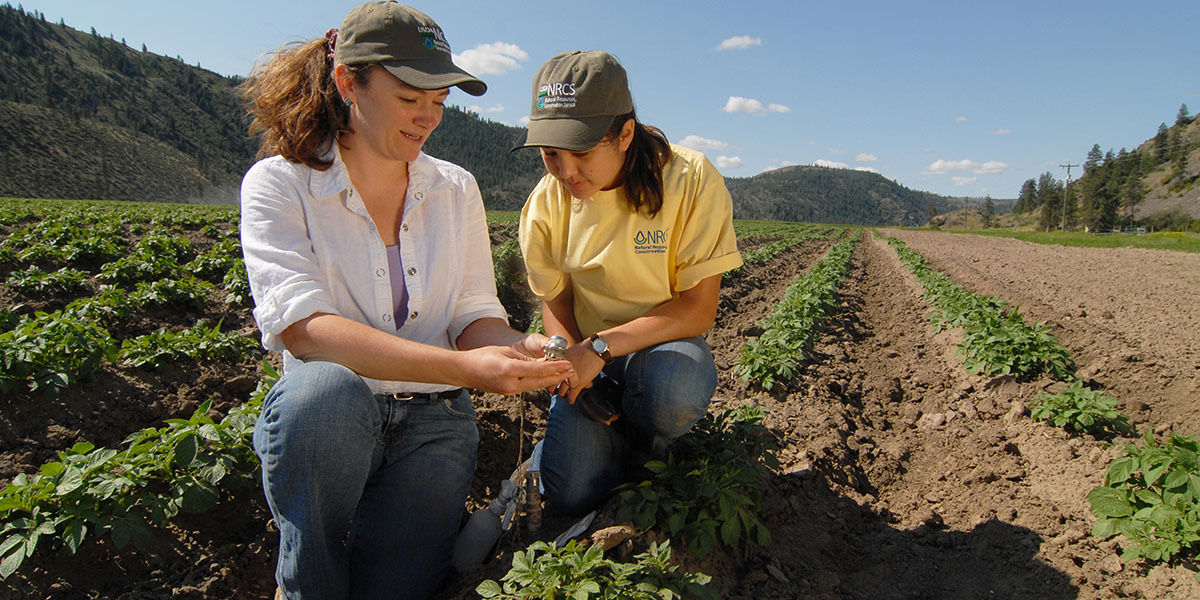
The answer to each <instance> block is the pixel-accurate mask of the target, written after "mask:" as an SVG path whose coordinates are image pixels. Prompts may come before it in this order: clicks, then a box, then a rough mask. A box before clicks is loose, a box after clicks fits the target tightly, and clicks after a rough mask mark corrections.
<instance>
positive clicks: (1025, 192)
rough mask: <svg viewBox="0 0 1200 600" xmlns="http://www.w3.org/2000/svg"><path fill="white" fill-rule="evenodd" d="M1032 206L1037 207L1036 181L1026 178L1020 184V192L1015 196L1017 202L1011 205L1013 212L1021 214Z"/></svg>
mask: <svg viewBox="0 0 1200 600" xmlns="http://www.w3.org/2000/svg"><path fill="white" fill-rule="evenodd" d="M1034 208H1037V181H1036V180H1034V179H1026V180H1025V183H1023V184H1021V193H1020V194H1019V195H1018V196H1017V204H1016V205H1015V206H1013V212H1014V213H1017V214H1023V213H1027V212H1029V211H1031V210H1033V209H1034Z"/></svg>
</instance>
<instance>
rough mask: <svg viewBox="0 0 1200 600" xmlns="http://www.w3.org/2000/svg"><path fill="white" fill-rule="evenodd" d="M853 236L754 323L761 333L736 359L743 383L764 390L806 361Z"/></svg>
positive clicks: (831, 304)
mask: <svg viewBox="0 0 1200 600" xmlns="http://www.w3.org/2000/svg"><path fill="white" fill-rule="evenodd" d="M858 237H859V236H857V235H851V236H849V237H847V238H846V239H843V240H842V241H840V242H838V243H837V244H835V245H834V246H833V248H831V249H830V250H829V252H828V253H827V254H826V255H825V257H824V258H822V259H821V261H820V262H818V263H817V264H816V265H815V266H814V267H813V268H812V270H811V271H809V272H808V273H806V274H804V275H803V276H801V277H800V278H798V279H797V280H796V281H795V282H794V283H792V284H791V285H790V286H788V288H787V290H786V291H785V292H784V296H783V299H782V300H780V301H779V304H777V305H776V307H775V311H774V312H773V313H772V314H771V315H769V316H767V317H765V318H763V319H761V320H759V322H758V323H759V326H761V327H762V329H763V333H762V334H761V335H759V336H758V337H757V338H753V339H750V340H748V341H747V342H746V345H745V346H743V347H742V350H741V353H740V354H739V355H738V360H737V371H738V374H739V375H741V377H742V379H745V380H747V381H752V382H754V383H755V384H756V385H759V386H761V387H762V388H763V389H768V390H769V389H771V388H772V387H774V385H775V384H776V383H777V382H781V381H786V380H788V379H790V378H791V377H792V376H793V375H795V373H796V371H797V370H798V369H799V368H800V364H801V363H802V362H803V361H804V360H805V359H806V358H807V356H808V352H809V351H810V350H811V349H812V345H813V343H814V342H815V341H816V338H817V335H818V334H819V333H820V329H821V326H822V324H823V323H824V321H825V318H826V316H827V315H828V313H829V312H830V311H831V310H832V309H833V307H834V306H835V300H836V295H837V286H838V284H840V283H841V281H842V278H843V277H844V276H845V274H846V271H847V269H848V265H849V262H850V256H851V255H852V254H853V253H854V245H855V244H856V243H857V240H858Z"/></svg>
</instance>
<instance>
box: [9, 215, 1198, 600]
mask: <svg viewBox="0 0 1200 600" xmlns="http://www.w3.org/2000/svg"><path fill="white" fill-rule="evenodd" d="M886 234H887V235H895V236H898V237H900V238H901V239H903V240H904V241H905V242H906V243H908V245H909V247H911V248H912V249H913V250H916V251H917V252H920V253H921V254H923V255H924V256H925V257H926V258H927V260H928V261H929V263H930V264H931V265H932V266H933V267H934V268H937V269H939V270H942V271H943V272H945V273H946V274H947V275H949V276H950V277H951V278H952V279H953V280H954V281H956V282H957V283H959V284H961V285H963V286H965V287H967V288H969V289H971V290H973V291H975V292H978V293H981V294H985V295H993V296H998V297H1000V298H1002V299H1004V300H1007V301H1008V302H1010V303H1012V304H1015V305H1017V306H1019V307H1020V309H1021V312H1022V314H1023V315H1025V318H1026V320H1027V321H1044V322H1046V323H1048V324H1050V325H1051V327H1052V329H1053V333H1054V335H1055V336H1056V337H1058V339H1059V340H1060V341H1061V342H1062V343H1063V344H1064V345H1065V346H1066V347H1067V348H1068V349H1069V350H1070V351H1071V353H1072V355H1073V356H1074V358H1075V360H1076V362H1077V363H1078V364H1079V365H1080V374H1081V376H1083V377H1084V378H1086V379H1088V380H1090V381H1092V382H1094V384H1095V385H1098V386H1100V387H1103V388H1104V389H1105V390H1106V391H1107V392H1108V393H1110V394H1111V395H1113V396H1114V397H1117V398H1119V399H1120V400H1121V401H1122V402H1123V403H1124V405H1125V407H1126V409H1127V410H1126V412H1128V413H1129V414H1130V416H1131V417H1132V419H1133V421H1134V423H1135V425H1136V426H1137V427H1138V428H1139V430H1146V429H1152V430H1155V431H1159V432H1165V431H1168V430H1171V431H1175V432H1177V433H1181V434H1187V435H1196V434H1200V415H1198V414H1197V413H1198V411H1200V407H1198V402H1197V399H1198V398H1200V357H1198V354H1197V353H1198V352H1200V339H1198V338H1200V328H1198V327H1197V320H1198V319H1200V311H1197V310H1196V308H1195V300H1194V298H1195V297H1197V295H1198V293H1200V256H1197V255H1190V254H1181V253H1174V252H1166V251H1156V250H1134V249H1118V250H1110V249H1075V248H1063V247H1057V246H1040V245H1034V244H1028V243H1024V242H1019V241H1014V240H1007V239H996V238H987V237H980V236H967V235H956V234H949V233H935V232H914V231H888V232H886ZM494 237H495V236H494ZM496 241H497V240H495V239H493V243H496ZM745 246H749V244H746V245H745ZM829 247H830V243H829V242H807V243H805V244H802V245H801V246H799V247H797V248H796V249H795V250H794V251H792V252H790V253H788V254H786V255H784V256H781V257H779V258H777V259H776V260H774V261H772V262H771V263H770V264H768V265H765V266H763V267H758V268H753V269H750V272H749V273H748V274H746V275H745V276H743V277H740V278H738V279H737V280H735V281H734V282H732V283H731V284H730V285H728V286H726V287H725V288H724V289H723V290H722V293H721V302H720V310H719V314H718V318H717V324H716V325H715V327H714V328H713V329H712V330H711V331H710V332H709V334H708V335H707V338H708V340H709V344H710V346H712V348H713V352H714V355H715V357H716V361H717V367H718V369H719V372H720V382H719V385H718V391H717V395H716V397H715V398H714V401H713V405H712V410H713V411H714V412H715V411H720V410H723V409H725V408H730V407H735V406H739V405H741V404H743V403H745V402H752V403H755V404H758V405H760V406H763V407H766V408H768V409H769V413H768V417H767V422H766V424H767V425H768V427H769V429H770V430H771V431H772V433H774V434H775V435H776V436H777V438H778V441H779V445H780V447H781V450H780V454H779V456H780V460H781V463H782V464H781V468H780V469H779V470H778V472H774V473H770V474H769V475H768V490H767V496H766V499H765V506H764V510H763V512H762V515H761V517H762V518H763V519H764V521H765V523H766V524H767V526H768V527H769V528H770V530H771V532H772V536H773V538H774V542H773V543H772V544H771V545H770V546H768V547H766V548H761V549H756V550H752V551H751V552H750V553H749V554H748V555H747V556H742V555H739V554H737V553H729V552H725V551H717V552H716V553H714V554H713V555H711V556H709V557H708V558H706V559H704V560H695V559H691V558H689V557H687V556H686V553H685V552H684V551H683V550H682V546H679V545H677V546H676V556H677V557H678V558H680V559H681V560H682V562H683V564H684V568H686V569H687V570H692V571H703V572H705V573H708V574H710V575H712V576H713V577H714V584H715V585H716V586H717V587H718V588H719V589H720V591H721V592H722V594H723V595H724V596H725V597H726V598H730V599H751V598H754V599H776V598H778V599H783V598H831V599H833V598H838V599H841V598H854V599H858V598H862V599H868V598H870V599H887V598H999V599H1004V598H1013V599H1016V598H1039V599H1050V600H1055V599H1076V598H1078V599H1099V598H1146V599H1156V598H1163V599H1165V598H1200V583H1198V582H1197V581H1196V580H1195V578H1194V574H1195V572H1196V565H1194V564H1184V565H1176V566H1158V567H1155V568H1153V569H1149V570H1142V569H1139V568H1137V567H1135V566H1131V565H1123V564H1122V563H1121V561H1120V559H1119V558H1118V556H1117V551H1118V550H1119V543H1118V542H1116V541H1098V540H1096V539H1094V538H1091V537H1090V536H1089V535H1088V534H1089V531H1090V530H1091V527H1092V525H1093V524H1094V522H1095V520H1094V518H1093V517H1092V516H1091V514H1090V511H1089V509H1088V504H1087V501H1086V500H1085V495H1086V494H1087V492H1088V491H1090V490H1091V489H1092V488H1094V487H1096V486H1098V485H1100V483H1101V482H1102V478H1103V473H1104V469H1105V468H1106V466H1107V464H1108V463H1109V461H1111V460H1112V459H1113V458H1115V457H1116V456H1119V455H1120V454H1121V450H1120V444H1121V443H1125V442H1130V441H1132V440H1122V439H1117V440H1097V439H1093V438H1090V437H1071V436H1068V435H1067V434H1066V433H1065V432H1063V431H1061V430H1058V429H1054V428H1051V427H1048V426H1046V425H1043V424H1039V423H1035V422H1033V421H1032V420H1030V419H1029V418H1028V416H1027V409H1026V407H1027V406H1028V405H1029V404H1030V402H1031V401H1032V399H1033V397H1034V396H1036V394H1037V393H1038V392H1039V391H1042V390H1043V389H1047V388H1051V387H1053V386H1054V385H1055V384H1054V382H1052V381H1050V380H1042V381H1034V382H1024V383H1019V382H1015V381H1012V380H1010V379H1007V378H984V377H980V376H975V375H971V374H968V373H967V372H966V371H965V370H964V368H963V366H962V362H961V360H960V359H959V358H958V356H957V355H956V354H955V346H956V344H957V339H956V332H954V331H949V332H942V333H938V334H934V333H933V331H932V328H931V327H930V325H929V323H928V320H927V315H928V312H929V309H930V307H929V305H928V304H927V303H926V302H925V300H924V299H923V298H922V297H921V290H920V287H919V284H918V283H917V282H916V280H915V278H914V277H913V276H912V275H911V274H909V273H908V271H907V270H906V269H905V268H904V267H903V266H902V265H901V263H900V262H899V260H898V259H897V257H896V255H895V252H894V251H893V250H892V249H891V248H890V247H888V245H887V244H886V243H885V242H883V241H880V240H877V239H873V238H872V237H871V236H870V235H869V234H868V235H866V236H864V238H863V240H862V242H861V243H860V244H859V245H858V248H857V250H856V251H855V254H854V257H853V258H852V265H851V271H850V274H849V275H848V277H847V279H846V281H845V282H844V283H843V286H842V288H841V289H840V291H839V306H838V308H837V311H836V312H835V314H834V315H833V316H832V319H831V321H830V323H829V325H828V327H827V328H826V330H825V331H824V332H823V335H822V337H821V339H820V341H819V342H818V344H817V345H816V348H815V352H814V356H813V357H812V360H811V361H810V362H809V363H808V364H807V365H806V367H805V369H804V370H803V372H802V373H801V374H800V375H799V376H798V377H797V378H796V379H795V380H794V381H792V382H789V383H788V384H787V385H786V387H785V388H783V389H778V388H777V389H776V390H774V391H771V392H766V391H763V390H759V389H757V388H756V387H753V386H752V385H750V384H748V383H747V382H744V381H742V380H741V379H740V378H738V377H737V376H736V374H735V372H734V363H735V361H736V358H737V353H738V351H739V349H740V348H741V346H742V344H743V343H744V341H745V339H746V338H747V337H748V336H751V335H756V334H757V333H758V328H757V326H756V321H757V320H758V319H760V318H762V317H763V316H765V315H767V314H769V313H770V312H771V311H772V310H773V309H774V304H775V302H776V301H778V300H779V298H781V297H782V294H783V291H784V289H785V288H786V287H787V285H789V284H790V283H791V282H792V281H793V280H794V279H795V277H796V276H797V275H799V274H801V273H803V272H805V271H806V270H807V269H809V268H810V267H811V266H812V265H813V264H815V263H816V262H817V261H818V260H819V259H820V258H821V257H822V256H823V254H824V253H825V252H826V250H827V249H828V248H829ZM511 302H512V303H513V305H512V306H510V310H515V309H516V308H517V307H522V308H521V310H528V309H530V308H531V304H530V303H529V302H528V298H524V297H521V296H520V295H518V297H517V299H514V300H511ZM195 368H196V369H197V371H194V372H191V371H189V372H187V373H182V374H180V375H179V376H177V377H175V378H173V379H169V380H165V381H162V382H154V381H151V379H152V378H150V377H148V376H144V377H142V378H141V379H139V380H138V381H139V382H140V383H139V384H138V385H143V383H144V386H146V387H150V388H153V386H154V385H159V384H162V385H166V386H168V387H170V386H174V387H175V388H177V389H178V390H179V391H178V392H176V390H175V389H167V390H166V391H162V390H163V389H162V388H159V389H160V392H162V393H161V394H160V395H161V396H165V397H166V398H163V399H161V400H159V401H161V402H163V403H166V404H168V405H169V406H161V407H155V408H149V409H145V408H143V409H136V408H133V407H128V408H124V409H116V410H117V411H118V412H117V413H116V414H114V415H112V416H111V417H109V418H107V419H104V420H103V422H100V420H98V419H97V420H95V421H93V422H88V421H89V419H87V418H84V417H83V416H80V417H76V418H75V419H74V420H73V421H70V422H69V423H68V422H67V421H63V420H55V419H54V418H48V417H46V416H45V414H44V413H43V414H39V413H38V411H37V410H34V409H23V410H17V409H15V408H14V407H13V404H14V403H15V399H12V398H9V399H4V401H5V402H7V403H8V404H6V405H5V406H3V411H2V412H3V415H4V418H5V421H4V423H3V427H4V428H7V429H8V430H11V431H20V432H21V433H20V435H10V437H7V438H5V439H6V440H7V441H6V442H5V444H6V445H5V446H3V447H0V466H3V465H8V466H7V469H8V472H9V473H11V472H13V471H24V472H29V471H31V470H34V469H36V466H37V464H40V462H38V461H41V460H44V459H45V455H46V453H47V451H48V449H49V448H61V447H64V446H66V445H69V444H70V443H71V442H72V440H75V439H76V438H80V437H86V438H87V439H97V438H99V439H110V440H113V439H115V440H119V439H120V438H121V437H123V436H124V435H125V434H127V433H129V432H130V431H132V430H134V429H136V428H137V427H131V426H129V423H131V422H136V423H142V422H145V421H146V420H147V418H154V419H157V418H159V415H163V414H178V413H186V412H190V410H192V409H193V408H194V406H195V405H196V404H198V403H199V402H200V401H202V400H203V398H204V397H206V394H209V393H218V392H219V393H221V394H223V396H224V397H227V398H230V397H232V398H238V397H245V396H246V395H247V394H248V391H247V390H245V388H246V387H247V386H250V387H252V385H251V384H250V382H251V381H256V380H257V377H258V373H257V371H256V368H255V367H253V366H247V367H245V371H244V372H242V373H239V374H232V373H227V372H223V371H219V370H216V369H212V370H209V368H208V367H206V366H204V365H198V366H196V367H195ZM241 378H244V380H243V379H241ZM185 385H187V386H191V387H190V388H189V389H190V391H189V392H187V393H183V392H182V388H183V387H184V386H185ZM230 385H232V386H233V387H234V388H237V389H230V388H229V387H227V386H230ZM134 387H137V386H136V385H135V386H134ZM104 389H105V386H96V387H91V386H89V387H87V388H86V389H82V390H79V391H78V392H77V394H78V395H79V397H80V398H81V400H72V401H70V402H74V403H78V404H72V405H71V406H74V408H70V409H68V408H64V409H61V410H62V411H63V412H67V413H72V414H75V413H78V414H80V415H85V414H91V413H89V412H87V410H86V409H84V408H82V406H84V405H86V404H87V402H86V401H87V400H88V399H93V400H94V401H95V402H96V403H97V405H105V406H108V404H105V403H109V404H111V403H113V400H112V397H113V396H114V395H115V393H114V392H112V391H108V392H104V391H103V390H104ZM93 394H94V395H95V396H94V397H93V396H92V395H93ZM64 402H67V401H64ZM548 404H549V402H548V397H546V395H545V394H544V393H540V392H539V393H532V394H525V395H523V396H520V397H500V396H495V395H491V394H488V395H481V396H479V397H478V398H477V405H478V412H479V425H480V430H481V434H482V440H483V441H482V445H481V448H480V464H479V469H478V471H477V473H476V478H475V485H474V486H473V489H472V493H471V497H470V501H469V503H470V505H471V506H470V507H471V508H475V507H478V506H481V505H482V504H483V503H485V502H486V501H487V500H488V499H489V498H490V497H492V495H493V494H494V491H495V489H496V487H497V486H498V484H499V482H500V481H501V480H502V479H505V478H507V477H508V476H509V474H510V472H511V471H512V470H513V469H514V467H515V466H516V465H517V464H519V463H520V461H521V460H523V459H524V458H525V457H527V456H528V454H529V451H530V450H531V448H532V446H533V443H534V442H535V441H536V440H537V439H539V438H540V436H541V435H542V433H543V431H544V424H545V417H546V410H547V408H548ZM142 412H150V413H153V414H152V415H143V414H141V413H142ZM122 422H124V423H125V424H124V425H122ZM39 423H42V425H41V426H39V425H38V424H39ZM64 423H67V424H64ZM1113 442H1116V444H1114V443H1113ZM26 447H29V448H33V449H32V450H30V449H25V448H26ZM7 476H8V475H2V476H0V477H5V478H7ZM611 509H612V503H610V505H609V506H607V507H606V510H604V511H602V512H601V514H600V516H599V517H598V518H597V521H596V522H595V523H594V524H593V527H592V529H597V528H601V527H605V526H608V525H612V524H614V523H612V520H611V515H612V510H611ZM569 523H570V521H569V520H567V519H564V518H562V517H561V516H558V515H556V514H555V513H554V511H553V507H552V506H549V507H547V508H546V510H545V513H544V523H543V527H542V529H541V530H540V531H538V532H530V531H525V530H523V529H521V528H518V529H517V530H515V531H514V532H512V533H511V534H510V535H509V536H506V537H505V538H504V539H503V540H502V544H501V548H500V552H499V553H498V555H497V556H496V557H495V558H494V559H493V560H491V561H489V562H488V563H485V564H484V565H483V566H482V567H480V568H479V569H477V570H475V571H473V572H471V573H467V574H465V575H461V576H458V577H456V578H455V579H453V580H451V581H448V582H447V584H446V587H445V588H444V590H443V592H442V593H441V594H440V595H439V598H440V599H442V600H447V599H450V598H474V597H476V596H475V594H474V593H473V589H474V587H475V586H476V585H477V584H478V583H479V582H480V581H482V580H483V579H485V578H490V579H497V578H499V577H501V576H502V575H503V574H504V573H505V572H506V571H507V570H508V566H509V559H510V557H511V552H512V550H513V549H519V548H522V547H523V546H524V545H525V544H528V543H529V542H530V541H532V540H533V539H548V538H553V537H555V536H557V535H558V534H559V533H561V532H562V531H563V530H564V529H565V528H566V526H567V525H569ZM277 541H278V538H277V533H276V531H275V530H274V528H273V524H272V523H271V522H270V513H269V511H267V510H266V508H265V506H264V502H263V500H262V498H261V492H259V491H258V490H256V489H253V487H252V486H250V487H248V488H247V489H244V490H240V491H236V492H235V493H234V494H233V495H232V496H231V497H229V498H228V499H226V500H225V501H224V502H223V505H222V506H221V507H220V509H219V510H217V511H213V512H210V513H207V514H203V515H195V516H190V517H188V518H186V519H184V520H183V521H181V522H179V523H177V524H176V525H174V526H173V527H172V528H171V529H170V530H169V531H162V532H158V533H156V534H155V536H154V538H153V539H152V543H151V545H150V547H148V548H146V549H140V550H137V549H129V548H126V549H123V550H120V551H117V550H115V549H113V548H111V547H110V545H109V544H108V543H107V542H101V543H94V542H93V543H89V544H86V545H85V548H84V549H83V550H82V551H81V553H80V554H79V555H77V556H74V557H67V556H62V557H53V556H48V557H43V556H37V557H34V559H33V565H32V566H33V568H32V569H25V568H23V569H22V572H19V573H18V574H16V575H14V576H13V577H10V578H9V579H8V580H6V581H4V582H2V583H0V597H3V598H43V597H45V598H177V597H178V598H270V597H271V596H272V594H273V592H274V582H273V576H272V571H273V568H274V551H275V550H274V549H275V544H276V543H277ZM647 543H648V538H647V537H646V536H635V537H634V538H633V539H631V540H629V541H627V542H625V543H624V544H622V545H620V546H618V548H617V549H614V550H613V551H612V552H617V553H619V554H623V555H627V554H628V553H630V552H637V551H640V550H641V548H643V547H644V546H645V545H646V544H647Z"/></svg>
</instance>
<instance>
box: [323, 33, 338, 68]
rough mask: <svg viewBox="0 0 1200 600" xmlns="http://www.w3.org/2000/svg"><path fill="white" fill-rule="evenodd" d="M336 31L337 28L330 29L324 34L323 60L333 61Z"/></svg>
mask: <svg viewBox="0 0 1200 600" xmlns="http://www.w3.org/2000/svg"><path fill="white" fill-rule="evenodd" d="M337 38H338V30H337V27H331V28H330V29H329V31H326V32H325V59H326V60H328V61H330V62H332V61H333V49H334V47H336V46H337Z"/></svg>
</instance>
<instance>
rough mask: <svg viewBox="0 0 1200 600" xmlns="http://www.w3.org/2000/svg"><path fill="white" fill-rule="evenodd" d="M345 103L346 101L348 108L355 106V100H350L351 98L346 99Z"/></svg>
mask: <svg viewBox="0 0 1200 600" xmlns="http://www.w3.org/2000/svg"><path fill="white" fill-rule="evenodd" d="M345 101H346V106H354V101H353V100H351V99H349V98H346V99H345Z"/></svg>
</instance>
